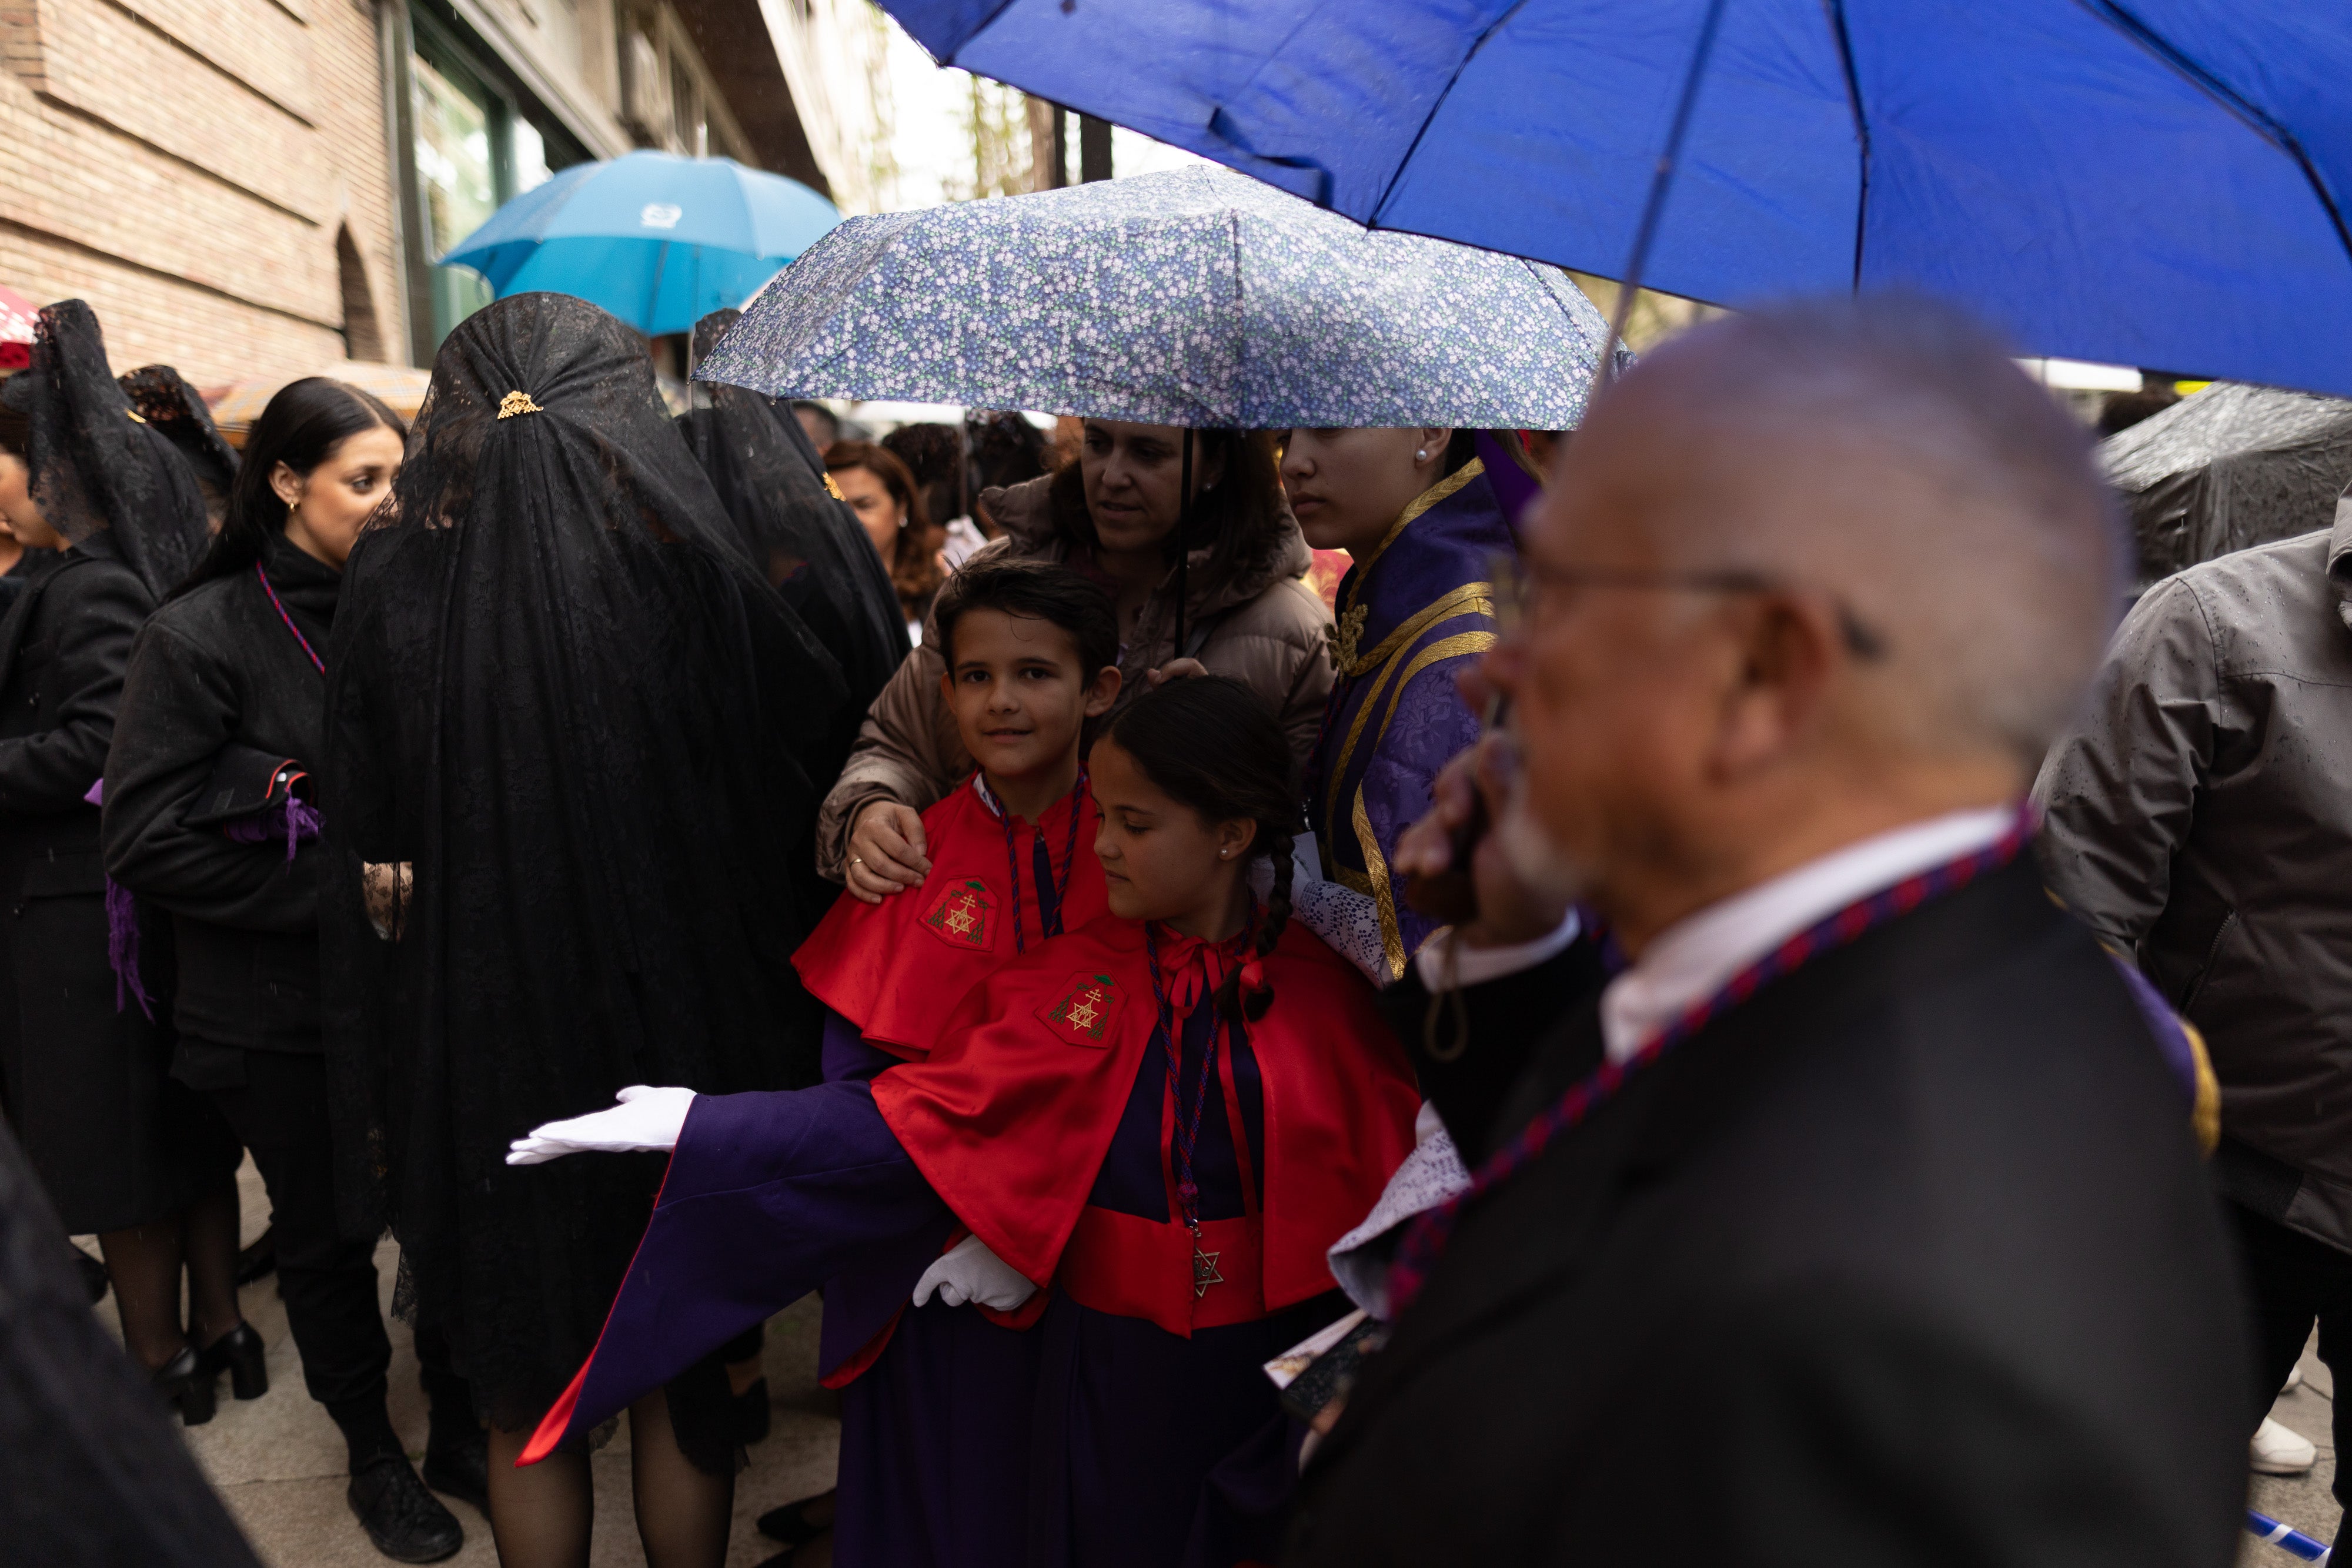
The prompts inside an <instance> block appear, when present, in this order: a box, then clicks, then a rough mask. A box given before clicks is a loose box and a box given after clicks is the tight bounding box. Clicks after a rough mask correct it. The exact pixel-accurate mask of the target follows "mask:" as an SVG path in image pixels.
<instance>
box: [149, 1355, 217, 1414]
mask: <svg viewBox="0 0 2352 1568" xmlns="http://www.w3.org/2000/svg"><path fill="white" fill-rule="evenodd" d="M216 1375H217V1374H215V1373H214V1372H213V1371H212V1370H211V1369H210V1368H209V1367H207V1366H205V1358H204V1357H203V1356H201V1355H198V1354H196V1347H195V1346H194V1345H182V1346H181V1347H180V1354H177V1355H175V1356H173V1358H172V1359H171V1360H169V1361H167V1362H165V1363H164V1364H163V1365H161V1366H159V1367H157V1368H156V1369H155V1392H156V1393H158V1394H161V1395H162V1396H163V1400H164V1402H165V1403H166V1404H168V1405H170V1406H172V1407H173V1409H175V1410H177V1411H179V1413H180V1424H181V1425H182V1426H184V1427H201V1426H203V1425H204V1424H205V1422H207V1421H209V1420H211V1419H212V1418H213V1401H214V1398H215V1390H214V1388H213V1379H214V1377H215V1376H216Z"/></svg>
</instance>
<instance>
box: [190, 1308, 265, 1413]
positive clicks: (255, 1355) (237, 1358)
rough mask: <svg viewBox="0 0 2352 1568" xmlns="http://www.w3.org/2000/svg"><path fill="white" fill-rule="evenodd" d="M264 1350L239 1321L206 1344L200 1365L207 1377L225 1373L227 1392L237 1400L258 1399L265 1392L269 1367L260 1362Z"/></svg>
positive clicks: (263, 1345) (244, 1324)
mask: <svg viewBox="0 0 2352 1568" xmlns="http://www.w3.org/2000/svg"><path fill="white" fill-rule="evenodd" d="M267 1349H268V1346H267V1345H265V1344H263V1343H262V1340H261V1336H260V1335H259V1334H257V1333H255V1332H254V1330H253V1325H252V1324H251V1323H248V1322H240V1323H238V1324H237V1325H236V1327H235V1328H233V1329H231V1330H229V1331H228V1333H225V1334H223V1335H221V1336H220V1338H218V1339H216V1340H215V1341H213V1343H210V1344H208V1345H206V1346H205V1349H204V1354H203V1358H202V1359H203V1365H204V1369H205V1374H206V1375H208V1376H217V1375H220V1374H221V1373H224V1372H226V1373H227V1374H228V1386H229V1392H230V1393H232V1394H234V1395H236V1396H237V1397H238V1398H239V1399H258V1398H260V1397H261V1396H263V1395H265V1394H267V1393H268V1392H269V1366H268V1363H267V1362H265V1361H264V1360H263V1359H262V1356H263V1353H264V1352H265V1351H266V1350H267Z"/></svg>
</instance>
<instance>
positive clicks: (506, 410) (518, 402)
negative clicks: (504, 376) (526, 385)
mask: <svg viewBox="0 0 2352 1568" xmlns="http://www.w3.org/2000/svg"><path fill="white" fill-rule="evenodd" d="M546 412H547V410H545V409H543V408H541V407H540V406H539V404H537V403H535V402H531V401H530V393H529V392H509V393H507V395H506V396H504V397H502V398H500V399H499V418H500V419H512V418H513V417H514V416H515V415H517V414H519V413H546Z"/></svg>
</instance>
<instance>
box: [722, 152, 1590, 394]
mask: <svg viewBox="0 0 2352 1568" xmlns="http://www.w3.org/2000/svg"><path fill="white" fill-rule="evenodd" d="M1607 333H1608V325H1607V323H1606V322H1604V321H1603V320H1602V319H1601V314H1600V312H1599V311H1597V310H1595V309H1594V308H1592V305H1591V302H1590V301H1589V300H1587V299H1586V298H1584V296H1583V294H1582V293H1581V292H1580V290H1579V289H1578V288H1577V287H1576V285H1575V284H1574V283H1572V282H1570V280H1569V278H1568V277H1567V275H1566V274H1564V273H1562V272H1561V271H1560V270H1559V268H1557V267H1547V266H1543V265H1540V264H1538V263H1535V262H1528V261H1523V260H1520V259H1519V258H1517V257H1516V256H1503V255H1499V254H1497V253H1496V252H1494V251H1486V250H1477V249H1474V248H1472V247H1471V246H1461V245H1454V244H1451V243H1449V242H1447V241H1444V240H1433V239H1423V238H1422V237H1420V236H1419V235H1406V234H1392V233H1377V234H1376V233H1372V232H1370V231H1368V230H1366V229H1364V228H1361V227H1360V226H1359V225H1356V224H1354V223H1351V222H1349V220H1348V219H1346V218H1342V217H1339V216H1337V215H1335V214H1331V213H1328V212H1324V211H1322V210H1320V209H1318V208H1317V207H1315V206H1313V205H1312V204H1308V203H1306V202H1303V201H1300V200H1298V199H1297V197H1295V196H1289V195H1286V194H1284V193H1282V192H1279V191H1276V190H1275V189H1273V188H1272V187H1270V186H1267V185H1263V184H1260V183H1258V182H1256V181H1255V180H1251V179H1247V178H1244V176H1242V175H1239V174H1235V173H1232V172H1228V171H1226V170H1223V169H1216V168H1209V167H1201V168H1191V169H1180V170H1174V171H1171V172H1166V173H1160V174H1144V175H1139V176H1138V177H1136V178H1133V179H1126V180H1111V181H1102V182H1097V183H1093V184H1087V185H1077V186H1073V187H1071V188H1069V189H1066V190H1060V191H1047V192H1041V193H1037V194H1035V195H1026V196H1008V197H1001V198H998V199H995V200H991V201H984V202H961V203H954V204H949V205H947V206H940V207H930V208H927V209H924V210H921V211H918V212H908V213H887V214H882V215H880V216H878V217H857V218H851V219H849V220H848V221H847V222H845V223H844V224H843V225H841V226H840V227H839V228H836V229H835V230H834V231H833V232H832V233H831V234H828V235H825V236H824V238H823V239H821V240H819V241H818V242H817V243H816V244H815V245H814V246H810V247H809V249H808V252H807V253H806V254H805V255H803V256H802V257H801V258H800V259H799V260H798V261H795V262H793V264H792V265H791V266H790V267H786V268H784V270H783V271H782V272H781V273H779V274H778V275H777V276H776V278H775V280H774V281H773V282H772V283H770V284H769V285H768V287H766V288H765V289H764V290H762V291H761V294H760V297H759V298H758V299H756V300H755V301H754V302H753V303H752V305H751V308H750V309H749V310H748V311H746V312H745V313H744V317H743V319H742V320H741V321H740V322H739V323H737V324H736V326H735V328H734V329H733V330H732V331H730V332H729V333H728V334H727V337H726V339H725V340H723V341H722V342H721V343H720V344H719V347H718V349H717V350H715V351H714V352H713V353H712V354H711V356H710V358H709V360H708V361H705V362H704V363H703V365H702V366H701V368H700V370H699V371H698V372H697V374H698V376H699V377H701V378H702V379H705V380H709V381H718V382H734V383H736V384H738V385H741V386H749V387H756V388H757V389H759V390H760V391H761V392H767V393H769V394H770V395H771V396H777V397H848V398H889V399H904V400H907V401H909V402H944V403H961V404H963V405H965V406H967V407H978V408H1026V409H1034V410H1037V411H1039V412H1043V413H1073V414H1086V415H1092V416H1095V417H1097V418H1102V419H1126V420H1137V421H1140V422H1143V423H1153V424H1181V425H1189V426H1230V427H1239V428H1243V429H1257V430H1269V429H1283V428H1286V427H1289V426H1292V425H1312V426H1339V425H1391V426H1393V425H1411V424H1446V425H1471V426H1481V427H1487V428H1494V427H1519V428H1533V429H1541V430H1565V429H1568V428H1570V427H1572V426H1574V425H1575V424H1576V423H1578V422H1579V421H1580V419H1581V418H1582V417H1583V413H1584V398H1585V392H1586V389H1587V388H1588V387H1589V386H1590V385H1591V381H1592V372H1593V369H1594V366H1595V363H1596V361H1597V356H1598V355H1599V353H1600V346H1601V342H1602V340H1604V339H1605V338H1606V336H1607Z"/></svg>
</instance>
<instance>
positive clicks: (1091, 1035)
mask: <svg viewBox="0 0 2352 1568" xmlns="http://www.w3.org/2000/svg"><path fill="white" fill-rule="evenodd" d="M1126 1005H1127V998H1126V996H1125V994H1124V993H1122V992H1121V991H1120V990H1119V988H1118V981H1116V980H1114V979H1112V978H1111V977H1109V976H1108V975H1098V974H1094V973H1091V972H1082V973H1079V974H1076V975H1072V976H1071V977H1070V979H1069V983H1068V984H1067V985H1066V986H1064V987H1063V988H1062V999H1061V1000H1060V1001H1058V1002H1055V1004H1054V1005H1053V1006H1052V1007H1050V1008H1045V1009H1041V1010H1040V1011H1039V1012H1038V1014H1037V1016H1038V1017H1039V1018H1040V1019H1044V1020H1045V1027H1046V1028H1047V1029H1050V1030H1053V1031H1054V1032H1055V1034H1057V1035H1060V1036H1061V1037H1062V1038H1063V1039H1065V1040H1068V1041H1070V1043H1072V1044H1073V1045H1101V1044H1103V1043H1104V1041H1105V1040H1108V1038H1109V1035H1110V1031H1111V1029H1112V1027H1113V1026H1114V1025H1116V1024H1117V1023H1118V1015H1119V1009H1122V1008H1124V1007H1125V1006H1126Z"/></svg>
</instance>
